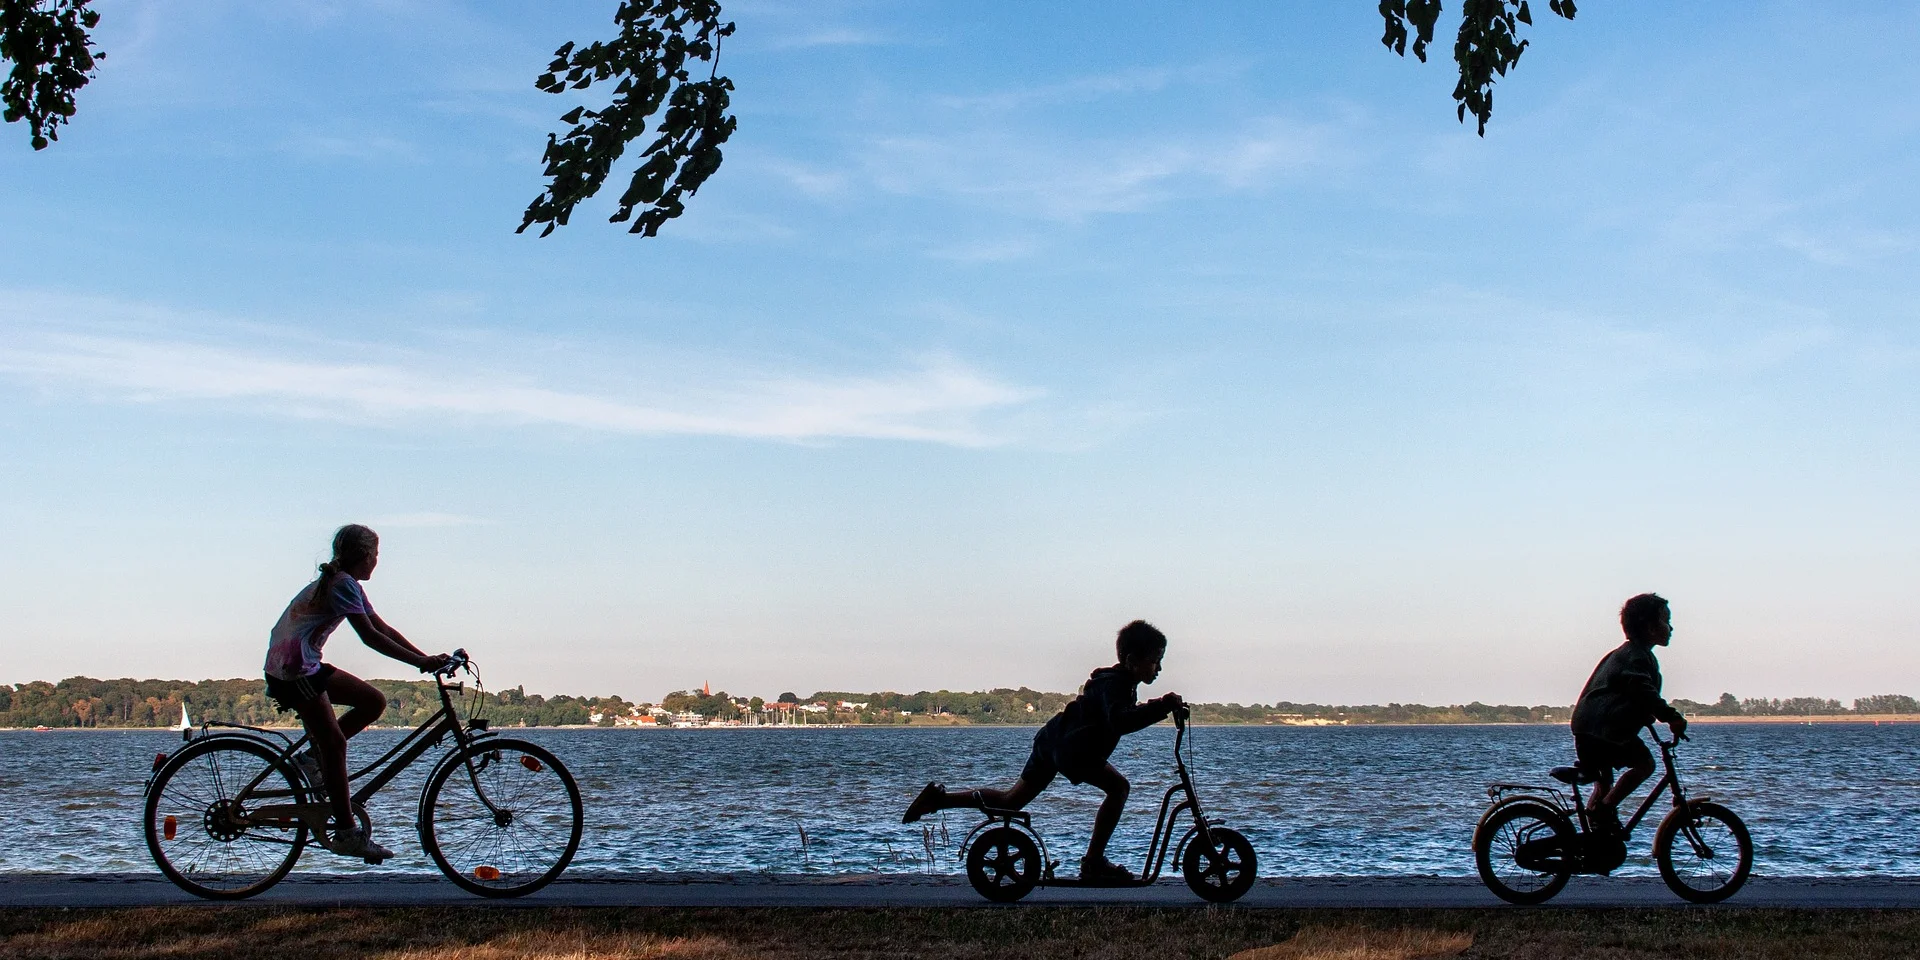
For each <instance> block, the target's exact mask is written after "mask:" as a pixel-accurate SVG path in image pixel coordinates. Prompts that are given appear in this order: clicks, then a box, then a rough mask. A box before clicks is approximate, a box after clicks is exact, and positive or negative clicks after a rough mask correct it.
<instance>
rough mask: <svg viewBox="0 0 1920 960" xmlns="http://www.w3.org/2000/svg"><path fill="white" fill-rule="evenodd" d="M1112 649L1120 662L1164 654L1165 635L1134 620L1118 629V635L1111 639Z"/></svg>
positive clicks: (1165, 646) (1156, 628)
mask: <svg viewBox="0 0 1920 960" xmlns="http://www.w3.org/2000/svg"><path fill="white" fill-rule="evenodd" d="M1113 649H1114V652H1115V653H1117V654H1119V655H1120V659H1122V660H1125V659H1127V658H1128V657H1137V656H1141V655H1145V654H1155V653H1165V652H1166V649H1167V635H1166V634H1164V633H1161V632H1160V629H1159V628H1158V627H1155V626H1154V625H1153V624H1151V623H1148V622H1146V621H1145V620H1135V621H1134V622H1132V623H1129V624H1127V625H1126V626H1124V627H1121V628H1120V635H1119V636H1117V637H1115V638H1114V639H1113Z"/></svg>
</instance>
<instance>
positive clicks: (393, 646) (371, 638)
mask: <svg viewBox="0 0 1920 960" xmlns="http://www.w3.org/2000/svg"><path fill="white" fill-rule="evenodd" d="M347 622H348V623H351V624H353V632H355V633H357V634H359V635H360V642H361V643H364V644H366V645H367V646H369V647H372V648H373V649H374V650H376V651H378V652H379V653H381V654H383V655H385V656H389V657H392V658H393V659H395V660H398V661H400V662H401V663H406V664H412V665H413V666H414V667H415V668H417V669H420V670H425V669H427V668H428V667H430V666H433V665H434V662H435V661H437V660H438V659H439V658H438V657H430V656H427V655H426V654H424V653H421V652H420V649H419V648H418V647H415V646H414V645H413V644H411V643H408V642H407V641H406V638H404V637H401V636H400V635H399V633H398V632H395V633H392V634H389V633H388V632H387V630H382V629H381V628H382V627H386V624H385V623H383V622H381V620H380V618H379V617H377V616H372V615H369V614H365V613H349V614H347ZM388 629H389V630H390V629H392V628H390V627H389V628H388Z"/></svg>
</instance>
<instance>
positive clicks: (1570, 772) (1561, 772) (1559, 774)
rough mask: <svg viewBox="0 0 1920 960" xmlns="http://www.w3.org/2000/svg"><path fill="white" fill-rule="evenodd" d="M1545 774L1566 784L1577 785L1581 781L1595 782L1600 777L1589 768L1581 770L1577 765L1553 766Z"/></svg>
mask: <svg viewBox="0 0 1920 960" xmlns="http://www.w3.org/2000/svg"><path fill="white" fill-rule="evenodd" d="M1547 776H1549V777H1552V778H1554V779H1555V780H1558V781H1560V782H1561V783H1564V784H1567V785H1568V786H1577V785H1579V784H1582V783H1595V782H1598V781H1599V779H1600V775H1599V774H1597V773H1594V772H1593V771H1591V770H1582V769H1580V768H1579V767H1554V768H1553V769H1552V770H1550V771H1548V772H1547Z"/></svg>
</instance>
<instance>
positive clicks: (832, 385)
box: [0, 327, 1039, 447]
mask: <svg viewBox="0 0 1920 960" xmlns="http://www.w3.org/2000/svg"><path fill="white" fill-rule="evenodd" d="M0 333H3V334H4V336H0V376H7V377H11V378H14V379H17V380H23V381H28V382H31V383H34V384H37V385H39V386H40V387H41V388H42V389H45V390H48V391H50V392H62V391H64V392H79V393H82V394H85V395H88V396H92V397H94V398H96V399H103V400H110V401H121V402H139V403H196V402H197V403H215V404H223V405H228V406H231V407H234V408H237V409H243V410H247V411H252V412H260V413H268V414H272V415H279V416H293V417H302V418H317V419H332V420H347V421H353V422H364V423H373V424H381V425H387V426H395V427H400V426H407V425H410V424H418V423H421V422H426V423H434V424H442V425H455V424H469V425H489V424H492V425H499V424H509V425H523V426H547V427H561V428H569V429H577V430H589V431H599V432H606V433H618V434H636V435H704V436H724V437H740V438H747V439H764V440H780V441H792V442H807V441H820V440H831V439H852V438H863V439H881V440H913V441H921V442H927V443H939V444H949V445H957V446H969V447H982V446H993V445H997V444H1000V443H1003V442H1006V440H1007V438H1006V437H1004V436H1002V435H1000V434H998V433H996V432H995V430H994V429H992V428H991V426H990V425H989V424H988V423H987V420H988V418H989V417H990V416H991V415H994V414H996V413H1006V412H1009V411H1012V410H1015V409H1017V408H1019V407H1020V406H1021V405H1023V404H1025V403H1027V402H1028V401H1031V400H1033V399H1035V398H1036V397H1038V396H1039V392H1038V391H1036V390H1032V389H1027V388H1023V387H1019V386H1015V385H1012V384H1009V383H1006V382H1004V381H1001V380H998V379H996V378H994V377H991V376H988V375H986V374H983V373H980V372H978V371H976V370H974V369H972V368H971V367H969V366H968V365H966V364H965V363H963V362H961V361H959V360H957V359H954V358H951V357H941V356H936V357H931V358H925V359H921V360H919V361H916V362H911V363H906V364H903V365H901V366H900V367H899V368H898V369H894V370H890V371H886V372H880V373H868V374H858V375H838V376H822V375H799V374H780V373H774V374H766V373H762V374H757V375H733V376H730V377H724V378H721V377H712V378H706V379H704V380H702V379H701V378H699V377H697V376H695V377H692V378H689V377H688V376H687V375H686V374H684V373H683V374H681V375H680V376H678V377H676V378H673V380H672V382H665V381H664V380H663V381H661V382H628V383H616V384H614V385H613V386H612V387H611V388H610V389H608V390H606V391H604V392H586V391H580V390H570V389H561V388H556V387H551V386H545V385H542V384H541V383H540V382H539V381H538V379H537V377H536V376H534V375H532V374H529V373H516V372H509V373H504V374H503V373H494V372H484V371H482V370H481V369H479V368H477V367H470V368H468V369H465V370H458V369H455V370H449V369H446V364H445V363H444V362H442V363H439V364H437V365H435V364H431V363H428V362H426V361H421V362H417V363H413V362H404V361H399V362H384V363H383V362H367V361H364V360H354V359H338V358H328V357H326V356H316V355H314V353H315V352H316V351H314V350H312V349H311V348H312V345H311V344H303V345H301V346H302V349H301V350H300V351H298V352H296V351H295V350H294V349H292V348H291V347H282V348H281V349H278V350H274V349H271V348H263V347H260V346H233V345H230V344H227V343H208V342H203V341H195V340H188V339H181V338H169V337H165V336H153V335H124V334H101V333H80V334H76V333H67V332H61V331H57V330H55V331H42V330H35V329H32V328H19V327H16V328H15V329H12V330H8V329H7V328H6V327H0ZM319 352H322V353H324V352H347V353H358V354H360V355H362V356H369V355H370V356H380V355H383V354H388V355H390V354H392V353H393V351H391V350H388V351H381V350H379V349H377V348H369V347H367V346H366V345H362V347H361V349H359V350H357V351H352V350H349V351H339V350H335V351H319ZM637 396H638V397H666V398H669V399H663V400H649V399H636V397H637Z"/></svg>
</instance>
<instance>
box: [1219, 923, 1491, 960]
mask: <svg viewBox="0 0 1920 960" xmlns="http://www.w3.org/2000/svg"><path fill="white" fill-rule="evenodd" d="M1471 946H1473V934H1472V933H1471V932H1469V931H1465V930H1423V929H1418V928H1413V927H1399V928H1386V929H1376V928H1369V927H1362V926H1344V927H1304V928H1302V929H1301V930H1300V932H1299V933H1296V934H1294V935H1293V936H1292V937H1291V938H1289V939H1288V940H1287V941H1286V942H1285V943H1276V944H1274V945H1273V946H1271V947H1255V948H1254V949H1252V950H1242V951H1240V952H1239V953H1236V954H1234V955H1233V956H1231V957H1228V958H1227V960H1442V958H1444V957H1457V956H1459V955H1460V954H1462V953H1465V952H1466V950H1467V948H1468V947H1471Z"/></svg>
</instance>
